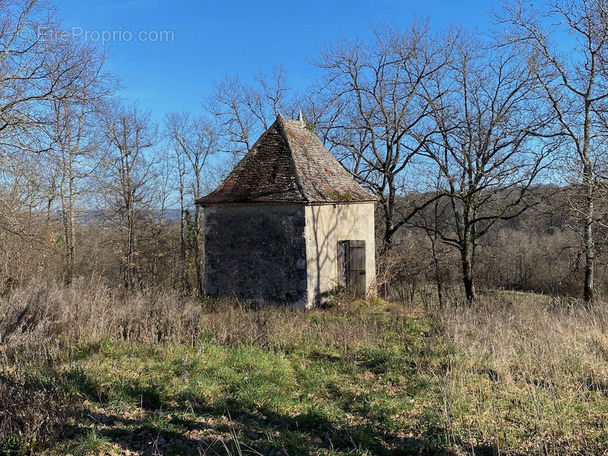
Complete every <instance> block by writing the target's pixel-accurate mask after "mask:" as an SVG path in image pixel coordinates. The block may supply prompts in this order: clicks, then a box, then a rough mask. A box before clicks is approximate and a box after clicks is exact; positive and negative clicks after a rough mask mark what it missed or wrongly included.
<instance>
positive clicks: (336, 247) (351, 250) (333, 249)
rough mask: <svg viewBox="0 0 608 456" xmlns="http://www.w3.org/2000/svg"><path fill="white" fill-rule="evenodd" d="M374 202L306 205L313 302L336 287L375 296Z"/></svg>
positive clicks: (358, 293) (321, 298)
mask: <svg viewBox="0 0 608 456" xmlns="http://www.w3.org/2000/svg"><path fill="white" fill-rule="evenodd" d="M373 211H374V204H373V203H360V204H328V205H311V206H307V207H306V226H307V233H306V238H307V239H306V241H307V262H308V265H307V266H308V289H309V294H310V296H309V302H308V304H309V305H315V304H321V303H322V302H323V300H324V299H327V297H328V296H329V295H331V294H332V292H334V291H335V290H336V289H338V290H340V289H346V290H348V291H349V292H352V293H353V295H355V296H357V297H361V298H365V297H372V296H375V289H374V287H375V257H374V255H375V245H374V244H375V234H374V218H373Z"/></svg>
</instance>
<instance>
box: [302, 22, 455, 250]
mask: <svg viewBox="0 0 608 456" xmlns="http://www.w3.org/2000/svg"><path fill="white" fill-rule="evenodd" d="M373 32H374V40H373V41H372V42H370V43H367V42H362V41H359V40H341V41H339V42H337V43H336V44H334V45H332V46H330V47H328V48H327V49H325V50H324V51H323V52H322V54H321V58H320V61H319V62H318V64H317V65H318V66H319V67H321V68H323V69H324V70H325V82H324V85H323V87H322V89H321V90H320V93H321V97H322V98H323V100H324V103H323V104H324V106H325V107H323V104H322V105H321V106H319V103H317V106H316V107H317V112H316V113H313V114H312V115H311V117H319V119H318V120H317V119H315V120H314V122H315V123H316V126H317V128H319V129H320V130H321V131H322V134H323V136H324V137H325V138H326V140H327V141H328V143H329V144H330V146H331V149H332V152H333V153H334V154H336V155H337V156H338V157H339V158H340V159H341V161H342V163H343V164H344V165H345V166H346V167H347V168H348V169H349V170H350V171H351V173H352V174H353V176H354V177H355V178H356V179H357V180H359V182H361V183H362V184H363V185H365V186H366V187H367V188H369V189H371V190H372V191H373V192H374V193H375V194H376V195H378V197H379V198H380V201H381V204H382V215H383V221H384V232H383V245H382V251H383V252H384V253H387V252H388V251H389V250H390V249H391V246H392V243H393V237H394V235H395V233H396V232H397V231H398V230H399V229H400V228H401V227H402V226H404V225H405V224H406V223H407V221H408V220H409V219H410V218H411V217H412V215H413V214H414V213H415V212H416V211H417V210H418V209H419V208H418V207H416V208H404V207H400V206H399V205H398V204H397V197H398V195H399V194H400V193H403V192H405V191H406V186H405V184H406V183H405V182H404V178H403V177H404V175H405V174H406V172H407V170H408V169H409V165H410V164H411V162H412V160H413V158H414V157H416V156H417V155H418V154H419V153H420V152H421V150H422V148H423V145H424V143H425V142H426V140H427V139H428V137H429V136H430V133H431V131H430V130H429V116H430V114H431V109H430V107H429V100H428V99H427V98H426V97H425V96H424V94H425V92H424V86H425V84H427V83H428V81H430V79H431V78H432V77H433V76H434V75H435V74H437V72H439V71H440V70H441V69H442V68H443V67H444V66H445V65H446V63H447V62H448V59H449V49H448V48H447V47H446V46H445V44H446V43H447V41H446V40H443V39H442V38H440V37H438V36H434V35H433V34H432V33H431V32H430V30H429V27H428V24H427V23H416V24H414V25H413V26H411V27H410V28H409V29H408V30H405V31H401V30H398V29H396V28H385V27H376V28H374V29H373ZM409 190H410V191H413V190H416V189H415V188H412V187H410V188H409ZM426 204H429V202H424V203H423V206H424V205H426Z"/></svg>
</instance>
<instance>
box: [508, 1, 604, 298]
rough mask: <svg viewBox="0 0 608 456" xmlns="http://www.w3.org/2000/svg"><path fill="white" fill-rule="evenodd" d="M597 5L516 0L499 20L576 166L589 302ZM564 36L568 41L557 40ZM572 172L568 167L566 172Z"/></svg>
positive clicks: (599, 97)
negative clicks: (521, 56) (540, 6)
mask: <svg viewBox="0 0 608 456" xmlns="http://www.w3.org/2000/svg"><path fill="white" fill-rule="evenodd" d="M606 8H607V5H606V2H605V1H603V0H549V1H547V2H545V4H544V8H543V9H542V10H537V9H535V8H534V7H533V6H532V5H529V4H528V2H524V1H521V0H518V1H516V2H512V3H506V2H505V3H504V8H503V11H502V13H500V15H499V19H500V20H501V21H502V22H503V23H506V24H508V25H509V26H510V29H509V34H508V35H507V38H508V39H509V41H510V43H511V44H512V46H514V47H515V48H517V49H519V50H521V51H523V52H524V53H525V54H526V56H527V57H528V59H529V65H530V68H531V70H532V72H533V74H534V77H535V80H536V83H537V84H538V85H539V86H540V87H541V88H542V90H543V91H544V93H545V97H546V99H547V101H548V103H549V105H550V107H551V109H552V110H553V112H554V114H555V117H556V125H557V126H556V130H555V132H554V133H553V136H554V137H560V138H561V139H563V148H562V150H563V151H564V153H565V160H566V162H569V163H572V162H574V163H576V169H575V175H574V176H573V177H574V183H576V184H577V185H578V186H580V188H581V191H582V195H583V202H582V204H580V205H577V207H575V208H574V210H575V212H576V213H577V219H578V220H579V223H578V227H577V230H578V231H579V233H580V235H581V239H582V245H583V251H584V256H585V280H584V285H583V296H584V299H585V301H586V302H587V303H588V304H591V303H592V302H593V300H594V291H595V283H594V276H595V271H594V269H595V258H596V246H595V239H594V228H595V227H596V225H597V221H598V219H597V213H596V203H597V200H598V198H599V196H600V195H599V193H598V190H599V188H598V185H597V180H598V176H597V173H596V164H597V163H599V162H601V161H602V160H603V157H602V156H603V155H604V152H603V151H604V150H605V148H604V147H603V144H602V143H603V141H604V140H605V139H604V138H605V135H606V130H605V128H604V125H603V124H602V122H601V118H600V116H599V115H598V114H599V113H600V112H601V110H602V108H603V106H604V105H605V100H606V99H607V98H608V72H607V70H608V54H607V50H608V27H607V24H608V10H607V9H606ZM564 36H568V37H569V38H568V39H563V37H564ZM568 168H569V169H572V167H570V166H569V167H568Z"/></svg>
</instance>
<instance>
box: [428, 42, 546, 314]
mask: <svg viewBox="0 0 608 456" xmlns="http://www.w3.org/2000/svg"><path fill="white" fill-rule="evenodd" d="M432 82H433V83H432V84H427V85H426V86H425V89H426V90H427V93H428V95H427V96H428V100H429V106H430V109H431V111H432V118H433V121H434V122H435V124H436V126H435V130H436V131H437V133H435V134H434V135H433V136H432V137H431V138H430V140H428V141H425V142H424V143H423V150H424V153H425V155H426V156H427V157H428V159H429V162H428V163H427V166H428V167H429V168H433V169H435V168H436V169H437V170H438V172H439V176H440V178H439V180H438V181H437V189H436V195H438V196H441V197H442V198H443V199H444V200H445V204H446V206H445V207H444V208H443V209H442V210H441V213H442V214H444V213H445V212H446V210H447V212H448V213H449V215H448V216H447V217H446V216H445V214H444V215H442V218H443V220H442V221H441V222H438V221H434V222H433V224H428V223H425V224H424V225H423V227H424V228H425V229H426V230H430V231H433V232H436V233H437V234H439V236H440V237H441V239H442V241H443V242H445V243H447V244H449V245H451V246H453V247H454V248H456V249H457V250H458V251H459V253H460V260H461V267H462V280H463V284H464V289H465V295H466V299H467V302H469V303H471V302H473V300H474V299H475V286H474V265H475V250H476V247H477V245H478V242H479V239H480V238H481V237H483V236H484V235H485V234H487V233H488V232H489V231H490V230H491V229H492V227H493V226H494V225H495V224H496V222H498V221H499V220H507V219H511V218H514V217H517V216H518V215H520V214H521V213H522V212H523V211H524V210H526V209H527V208H528V207H529V205H528V204H527V200H526V196H527V195H528V192H529V190H530V188H531V186H532V184H533V183H534V181H535V179H536V178H537V177H538V175H539V173H540V172H541V171H542V170H543V169H544V167H545V166H546V159H547V156H548V150H549V149H548V148H547V147H545V146H543V145H542V144H539V142H538V141H535V140H534V139H535V138H536V137H537V135H538V134H541V133H542V131H543V128H544V126H545V124H546V122H547V121H548V119H547V117H546V116H545V115H543V111H542V110H539V106H538V103H537V99H538V98H537V96H536V94H535V91H534V89H535V85H534V78H533V77H532V74H531V73H530V71H529V68H528V66H527V64H526V61H525V59H522V58H521V54H519V53H517V52H515V50H513V49H501V48H496V47H491V46H488V45H484V43H483V42H481V41H480V40H478V39H475V38H474V37H472V36H469V35H467V34H465V33H461V34H460V37H459V39H458V40H456V41H455V42H454V53H453V58H452V61H451V63H450V64H449V65H448V66H446V67H445V68H444V69H443V71H441V72H437V73H436V74H435V75H434V77H433V81H432Z"/></svg>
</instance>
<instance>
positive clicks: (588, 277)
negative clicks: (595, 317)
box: [583, 166, 595, 306]
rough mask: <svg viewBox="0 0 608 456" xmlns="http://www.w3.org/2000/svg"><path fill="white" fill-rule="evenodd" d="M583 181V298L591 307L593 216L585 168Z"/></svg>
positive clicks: (591, 199) (590, 190)
mask: <svg viewBox="0 0 608 456" xmlns="http://www.w3.org/2000/svg"><path fill="white" fill-rule="evenodd" d="M583 173H584V176H583V181H584V182H585V191H586V194H585V232H584V244H585V284H584V289H583V296H584V299H585V304H586V305H587V306H591V304H592V303H593V300H594V283H593V282H594V280H593V276H594V263H595V261H594V260H595V246H594V242H593V216H594V204H593V203H594V195H593V183H592V176H591V169H590V167H589V166H585V167H584V170H583Z"/></svg>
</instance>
